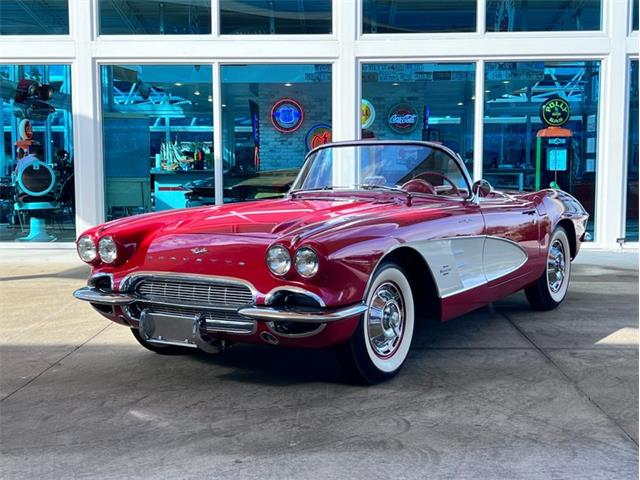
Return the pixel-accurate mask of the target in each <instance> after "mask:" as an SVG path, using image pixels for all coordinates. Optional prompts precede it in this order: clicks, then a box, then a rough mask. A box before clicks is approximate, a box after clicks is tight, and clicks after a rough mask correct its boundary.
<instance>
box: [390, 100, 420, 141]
mask: <svg viewBox="0 0 640 480" xmlns="http://www.w3.org/2000/svg"><path fill="white" fill-rule="evenodd" d="M387 123H388V124H389V128H390V129H391V130H393V131H394V132H396V133H401V134H407V133H411V132H413V131H414V130H415V129H416V127H417V126H418V111H417V110H416V109H415V108H413V107H412V106H411V105H409V104H406V103H399V104H398V105H394V106H393V107H391V109H390V110H389V113H388V115H387Z"/></svg>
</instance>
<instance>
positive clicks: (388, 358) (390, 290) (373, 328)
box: [338, 263, 415, 384]
mask: <svg viewBox="0 0 640 480" xmlns="http://www.w3.org/2000/svg"><path fill="white" fill-rule="evenodd" d="M366 303H367V310H366V311H365V313H364V314H363V315H362V316H361V318H360V321H359V322H358V326H357V328H356V330H355V332H354V334H353V335H352V337H351V339H350V340H349V341H348V342H347V343H345V344H343V345H341V346H340V347H338V359H339V361H340V363H341V365H342V366H343V367H344V368H345V369H346V370H347V371H348V372H349V373H351V374H352V376H353V377H355V379H356V380H358V381H360V382H364V383H369V384H374V383H378V382H381V381H383V380H387V379H389V378H391V377H393V376H394V375H396V374H397V373H398V372H399V371H400V369H401V368H402V365H403V364H404V361H405V360H406V358H407V355H408V354H409V348H410V347H411V339H412V338H413V329H414V323H415V309H414V301H413V293H412V291H411V285H410V284H409V280H408V279H407V276H406V274H405V273H404V271H403V270H402V269H401V268H400V267H399V266H398V265H396V264H394V263H387V264H383V265H382V266H381V267H380V268H379V269H378V271H377V272H376V273H375V276H374V278H373V281H372V282H371V286H370V288H369V292H368V294H367V300H366Z"/></svg>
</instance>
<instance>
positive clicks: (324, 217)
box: [163, 198, 404, 238]
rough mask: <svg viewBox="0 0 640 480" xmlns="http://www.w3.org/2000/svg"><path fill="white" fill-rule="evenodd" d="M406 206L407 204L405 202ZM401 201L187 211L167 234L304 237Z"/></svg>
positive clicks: (285, 202)
mask: <svg viewBox="0 0 640 480" xmlns="http://www.w3.org/2000/svg"><path fill="white" fill-rule="evenodd" d="M402 204H404V202H402ZM398 206H399V202H398V201H397V200H388V201H379V200H377V201H372V200H371V199H365V200H363V199H349V198H342V199H318V200H303V199H299V200H297V199H295V200H294V199H278V200H263V201H259V202H246V203H235V204H227V205H222V206H219V207H207V208H204V209H193V210H184V211H183V212H182V215H179V216H178V217H177V218H176V221H175V222H170V223H169V224H168V225H167V226H166V227H165V229H163V231H164V232H165V233H172V234H176V233H180V234H209V235H210V234H222V235H224V234H229V235H236V236H249V237H267V238H272V237H276V236H282V235H295V234H303V233H305V232H307V231H309V230H310V231H316V230H317V229H319V228H329V227H332V226H337V225H340V224H344V223H347V222H352V221H354V220H362V219H365V218H369V217H374V216H378V215H380V214H381V213H382V212H383V211H388V210H393V209H395V208H397V207H398Z"/></svg>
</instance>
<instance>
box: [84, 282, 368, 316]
mask: <svg viewBox="0 0 640 480" xmlns="http://www.w3.org/2000/svg"><path fill="white" fill-rule="evenodd" d="M73 296H74V297H76V298H77V299H78V300H83V301H85V302H89V303H92V304H96V305H107V306H111V307H114V306H127V305H131V304H133V303H135V302H138V301H141V300H142V299H140V298H139V297H138V296H137V295H135V294H134V293H127V292H105V291H102V290H99V289H97V288H93V287H83V288H80V289H78V290H76V291H75V292H74V293H73ZM366 309H367V307H366V306H365V305H364V304H356V305H350V306H348V307H341V308H335V309H333V308H327V307H319V308H314V309H313V310H311V309H307V310H298V309H295V308H292V307H287V308H284V307H282V308H278V307H274V306H267V305H265V306H261V305H247V306H244V307H241V308H239V309H238V310H237V313H238V314H239V315H241V316H243V317H245V318H250V319H252V320H259V321H266V322H274V321H284V322H300V323H332V322H338V321H340V320H345V319H347V318H351V317H355V316H357V315H361V314H362V313H364V312H365V311H366Z"/></svg>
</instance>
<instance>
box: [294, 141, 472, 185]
mask: <svg viewBox="0 0 640 480" xmlns="http://www.w3.org/2000/svg"><path fill="white" fill-rule="evenodd" d="M339 189H342V190H374V189H375V190H377V189H379V190H389V191H399V192H407V193H422V194H428V195H446V196H454V197H463V198H466V197H468V196H469V184H468V182H467V178H466V176H465V174H464V173H463V172H462V170H461V168H460V165H459V163H458V162H457V161H456V160H455V159H454V158H453V157H452V156H451V155H450V154H448V153H447V152H446V151H445V150H441V149H439V148H435V147H431V146H429V145H423V144H412V143H397V144H396V143H374V142H371V143H363V144H358V145H332V146H329V147H325V148H321V149H319V150H317V151H315V152H313V153H312V154H311V155H310V156H309V157H308V158H307V161H306V162H305V164H304V166H303V167H302V170H301V172H300V175H299V176H298V179H297V180H296V182H295V183H294V185H293V187H292V189H291V192H292V193H296V192H302V191H308V190H339Z"/></svg>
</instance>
